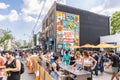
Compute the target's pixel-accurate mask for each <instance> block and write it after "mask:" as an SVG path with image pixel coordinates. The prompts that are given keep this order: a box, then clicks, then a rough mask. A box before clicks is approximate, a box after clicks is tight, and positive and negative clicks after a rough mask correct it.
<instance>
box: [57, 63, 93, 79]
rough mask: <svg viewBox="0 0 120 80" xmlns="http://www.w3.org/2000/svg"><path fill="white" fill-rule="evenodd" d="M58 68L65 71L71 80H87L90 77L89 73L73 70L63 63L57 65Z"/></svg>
mask: <svg viewBox="0 0 120 80" xmlns="http://www.w3.org/2000/svg"><path fill="white" fill-rule="evenodd" d="M59 66H60V67H61V68H62V69H64V70H65V71H67V72H68V73H69V77H71V78H73V79H74V80H87V78H89V77H91V73H90V72H88V71H85V70H83V69H81V70H76V69H75V70H73V69H72V66H70V65H65V64H64V63H59ZM74 76H76V77H74Z"/></svg>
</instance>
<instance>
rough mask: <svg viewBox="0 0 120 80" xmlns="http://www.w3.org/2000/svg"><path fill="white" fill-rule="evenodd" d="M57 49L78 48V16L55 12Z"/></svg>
mask: <svg viewBox="0 0 120 80" xmlns="http://www.w3.org/2000/svg"><path fill="white" fill-rule="evenodd" d="M56 18H57V28H56V29H57V38H56V40H57V41H56V45H57V48H66V46H75V45H76V46H79V40H80V39H79V33H80V32H79V27H80V25H79V22H80V21H79V20H80V19H79V15H76V14H71V13H66V12H61V11H57V12H56Z"/></svg>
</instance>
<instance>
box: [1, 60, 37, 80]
mask: <svg viewBox="0 0 120 80" xmlns="http://www.w3.org/2000/svg"><path fill="white" fill-rule="evenodd" d="M22 62H23V63H24V67H25V72H24V73H23V74H21V79H20V80H35V74H29V70H28V67H27V66H26V65H25V62H24V61H22ZM3 80H7V79H6V77H4V79H3Z"/></svg>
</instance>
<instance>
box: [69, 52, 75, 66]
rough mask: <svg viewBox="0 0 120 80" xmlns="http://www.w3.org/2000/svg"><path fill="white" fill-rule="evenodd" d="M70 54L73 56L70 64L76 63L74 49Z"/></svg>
mask: <svg viewBox="0 0 120 80" xmlns="http://www.w3.org/2000/svg"><path fill="white" fill-rule="evenodd" d="M70 56H71V58H70V65H73V64H74V63H75V56H74V52H73V51H71V52H70Z"/></svg>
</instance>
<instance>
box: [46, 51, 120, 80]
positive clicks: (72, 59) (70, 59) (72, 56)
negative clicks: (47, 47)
mask: <svg viewBox="0 0 120 80" xmlns="http://www.w3.org/2000/svg"><path fill="white" fill-rule="evenodd" d="M51 56H52V57H51ZM53 56H54V62H53V63H52V72H51V76H52V77H53V78H54V79H55V80H59V77H60V76H61V75H60V74H59V73H58V72H59V69H60V67H59V64H58V63H59V62H63V63H65V64H66V65H71V66H72V67H74V68H75V69H77V70H80V69H81V67H82V68H83V69H84V70H86V71H89V72H91V77H90V78H88V79H87V80H93V79H92V75H93V74H94V75H96V76H98V75H99V71H100V72H101V75H103V73H104V69H105V68H107V69H109V68H110V66H112V77H111V80H113V79H114V78H116V79H117V80H119V77H118V72H119V67H120V63H119V62H120V58H119V53H118V54H116V53H114V51H113V50H111V51H108V52H105V51H86V50H85V51H81V52H80V51H70V50H68V51H67V50H61V51H60V52H59V53H57V55H54V53H53V52H46V53H45V57H47V58H50V59H53Z"/></svg>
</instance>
